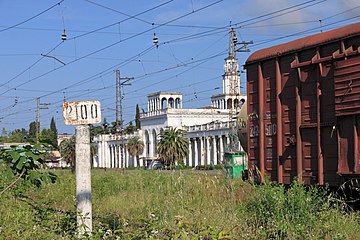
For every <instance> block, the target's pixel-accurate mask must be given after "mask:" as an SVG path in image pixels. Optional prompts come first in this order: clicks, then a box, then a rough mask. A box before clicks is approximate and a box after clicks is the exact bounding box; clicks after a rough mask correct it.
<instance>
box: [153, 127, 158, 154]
mask: <svg viewBox="0 0 360 240" xmlns="http://www.w3.org/2000/svg"><path fill="white" fill-rule="evenodd" d="M152 136H153V143H154V144H153V146H154V151H153V152H154V157H156V156H157V143H158V142H157V134H156V131H155V129H153V130H152Z"/></svg>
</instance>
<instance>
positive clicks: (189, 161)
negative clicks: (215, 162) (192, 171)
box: [187, 138, 193, 166]
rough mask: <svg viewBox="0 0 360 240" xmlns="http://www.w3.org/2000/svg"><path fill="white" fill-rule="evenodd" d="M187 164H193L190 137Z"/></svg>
mask: <svg viewBox="0 0 360 240" xmlns="http://www.w3.org/2000/svg"><path fill="white" fill-rule="evenodd" d="M187 165H188V166H193V164H192V147H191V138H189V154H188V162H187Z"/></svg>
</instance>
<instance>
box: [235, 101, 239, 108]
mask: <svg viewBox="0 0 360 240" xmlns="http://www.w3.org/2000/svg"><path fill="white" fill-rule="evenodd" d="M234 107H235V108H238V107H239V99H235V100H234Z"/></svg>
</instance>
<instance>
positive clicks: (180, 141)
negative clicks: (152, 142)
mask: <svg viewBox="0 0 360 240" xmlns="http://www.w3.org/2000/svg"><path fill="white" fill-rule="evenodd" d="M185 135H186V131H185V130H182V129H176V128H172V127H170V128H167V129H165V130H164V131H163V132H161V133H160V134H159V142H158V146H157V148H158V153H159V156H160V159H161V160H162V161H163V162H164V163H165V164H166V165H173V164H175V162H176V161H181V162H182V161H183V159H184V158H185V157H186V156H187V155H188V154H189V140H188V139H187V138H186V137H185Z"/></svg>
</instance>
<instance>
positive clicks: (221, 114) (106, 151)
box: [93, 31, 246, 168]
mask: <svg viewBox="0 0 360 240" xmlns="http://www.w3.org/2000/svg"><path fill="white" fill-rule="evenodd" d="M234 36H235V32H234V31H230V41H229V55H228V57H227V58H225V65H224V74H223V79H222V94H218V95H214V96H212V97H211V106H208V107H204V108H198V109H184V108H183V107H182V94H181V93H179V92H156V93H152V94H149V95H148V104H147V112H143V113H142V114H141V116H140V123H141V130H138V131H136V132H135V133H134V134H132V135H123V136H122V137H121V141H120V140H119V139H118V140H117V141H116V136H115V135H114V134H113V135H111V134H105V135H99V136H97V137H96V138H95V140H94V141H95V142H96V144H97V146H98V156H97V157H96V158H95V159H94V163H93V166H94V167H101V168H118V167H120V168H123V167H125V168H127V167H137V160H136V159H135V158H136V157H133V156H131V155H130V154H129V153H128V151H127V150H126V144H127V141H128V140H129V139H130V138H132V137H135V136H137V137H139V138H140V139H142V141H143V142H144V144H145V149H144V152H143V154H142V155H141V156H140V158H141V161H139V162H140V166H143V164H144V161H142V160H144V159H156V158H157V157H158V153H157V142H158V136H159V134H160V132H161V131H163V130H164V129H165V128H167V127H175V128H177V129H183V130H186V131H187V138H188V139H189V155H188V156H187V157H186V159H184V163H185V164H186V165H187V166H193V167H195V166H200V165H201V166H205V165H217V164H219V163H221V162H222V161H223V156H224V153H225V152H226V151H227V150H228V148H229V146H230V144H232V149H233V150H235V151H242V147H241V145H240V143H239V141H238V138H237V137H236V116H237V114H238V113H239V112H240V109H241V107H242V105H243V104H244V103H245V101H246V96H245V95H243V94H241V93H240V75H239V66H238V63H237V58H236V54H235V46H236V42H234V41H233V39H234ZM118 137H119V136H118ZM230 138H231V139H230ZM231 140H232V141H231ZM117 146H118V148H119V149H118V151H119V154H117V149H116V147H117Z"/></svg>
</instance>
